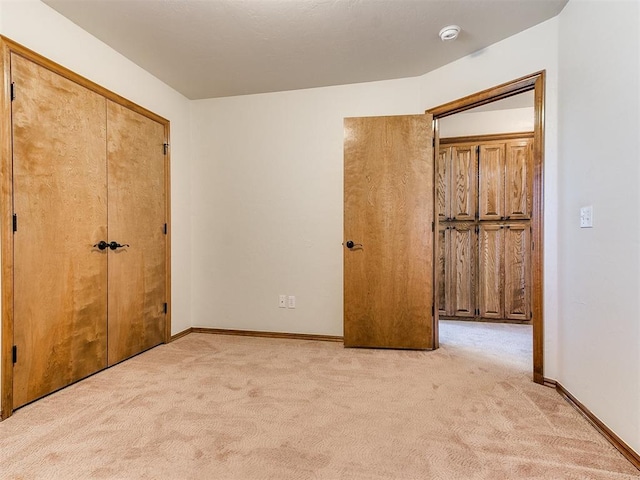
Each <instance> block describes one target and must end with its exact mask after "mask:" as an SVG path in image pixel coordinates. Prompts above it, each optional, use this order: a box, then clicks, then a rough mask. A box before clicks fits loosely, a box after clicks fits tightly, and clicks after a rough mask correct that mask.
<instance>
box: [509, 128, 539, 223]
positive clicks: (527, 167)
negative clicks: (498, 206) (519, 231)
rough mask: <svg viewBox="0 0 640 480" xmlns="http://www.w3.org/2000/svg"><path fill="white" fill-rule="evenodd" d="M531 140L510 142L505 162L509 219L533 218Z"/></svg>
mask: <svg viewBox="0 0 640 480" xmlns="http://www.w3.org/2000/svg"><path fill="white" fill-rule="evenodd" d="M531 150H532V143H531V140H523V141H518V142H509V143H507V145H506V161H505V189H504V192H505V198H504V204H505V215H506V218H507V219H511V220H514V219H529V218H531V197H532V191H533V171H532V158H533V155H532V151H531Z"/></svg>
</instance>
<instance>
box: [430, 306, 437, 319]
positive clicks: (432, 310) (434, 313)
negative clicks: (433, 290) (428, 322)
mask: <svg viewBox="0 0 640 480" xmlns="http://www.w3.org/2000/svg"><path fill="white" fill-rule="evenodd" d="M435 315H436V307H435V306H434V305H431V316H432V317H435Z"/></svg>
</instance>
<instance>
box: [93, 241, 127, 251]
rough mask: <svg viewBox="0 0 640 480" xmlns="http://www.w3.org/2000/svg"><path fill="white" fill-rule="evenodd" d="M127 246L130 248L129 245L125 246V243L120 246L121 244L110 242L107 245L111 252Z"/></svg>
mask: <svg viewBox="0 0 640 480" xmlns="http://www.w3.org/2000/svg"><path fill="white" fill-rule="evenodd" d="M129 246H130V245H129V244H127V243H125V244H123V245H121V244H119V243H118V242H111V243H110V244H109V248H110V249H111V250H116V249H118V248H120V247H129ZM98 248H100V247H98Z"/></svg>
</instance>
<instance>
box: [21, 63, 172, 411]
mask: <svg viewBox="0 0 640 480" xmlns="http://www.w3.org/2000/svg"><path fill="white" fill-rule="evenodd" d="M10 60H11V82H12V87H13V88H12V90H13V92H14V95H13V99H12V102H11V122H12V133H13V210H14V235H13V240H14V244H13V251H14V292H13V293H14V296H13V320H14V329H13V333H14V335H13V338H14V368H13V408H17V407H20V406H22V405H24V404H26V403H28V402H31V401H33V400H35V399H37V398H39V397H41V396H43V395H46V394H48V393H50V392H53V391H55V390H57V389H59V388H62V387H64V386H66V385H68V384H70V383H73V382H75V381H77V380H79V379H81V378H84V377H86V376H88V375H91V374H92V373H95V372H97V371H99V370H101V369H103V368H106V367H107V366H109V365H113V364H114V363H117V362H119V361H122V360H123V359H126V358H128V357H130V356H132V355H135V354H137V353H139V352H141V351H143V350H145V349H148V348H150V347H153V346H155V345H158V344H159V343H162V342H163V341H165V335H166V333H165V332H166V329H165V321H166V311H167V307H166V302H167V298H166V294H167V285H166V276H167V275H166V274H167V272H166V268H167V266H166V258H167V254H166V253H167V237H166V232H167V225H166V222H167V219H166V195H167V192H166V184H167V182H166V175H167V160H166V156H165V150H166V147H165V142H166V133H165V125H163V124H162V123H159V122H158V121H155V120H153V119H151V118H149V117H147V116H145V115H142V114H140V113H138V112H136V111H134V110H132V109H129V108H127V107H125V106H123V105H120V104H118V103H116V102H114V101H112V100H111V99H109V98H106V97H105V96H103V95H101V94H100V93H97V92H96V91H94V90H91V89H89V88H87V87H86V86H83V85H81V84H79V83H77V82H75V81H72V80H71V79H69V78H67V77H65V76H63V75H60V74H58V73H57V72H54V71H53V70H52V69H49V68H45V67H44V66H42V65H41V64H39V63H36V62H34V61H31V60H30V59H27V58H25V57H23V56H21V55H18V54H16V53H12V54H11V56H10Z"/></svg>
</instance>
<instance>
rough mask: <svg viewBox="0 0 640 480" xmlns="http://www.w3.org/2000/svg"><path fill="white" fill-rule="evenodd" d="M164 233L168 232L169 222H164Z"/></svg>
mask: <svg viewBox="0 0 640 480" xmlns="http://www.w3.org/2000/svg"><path fill="white" fill-rule="evenodd" d="M164 234H165V235H166V234H167V224H166V223H165V224H164Z"/></svg>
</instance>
